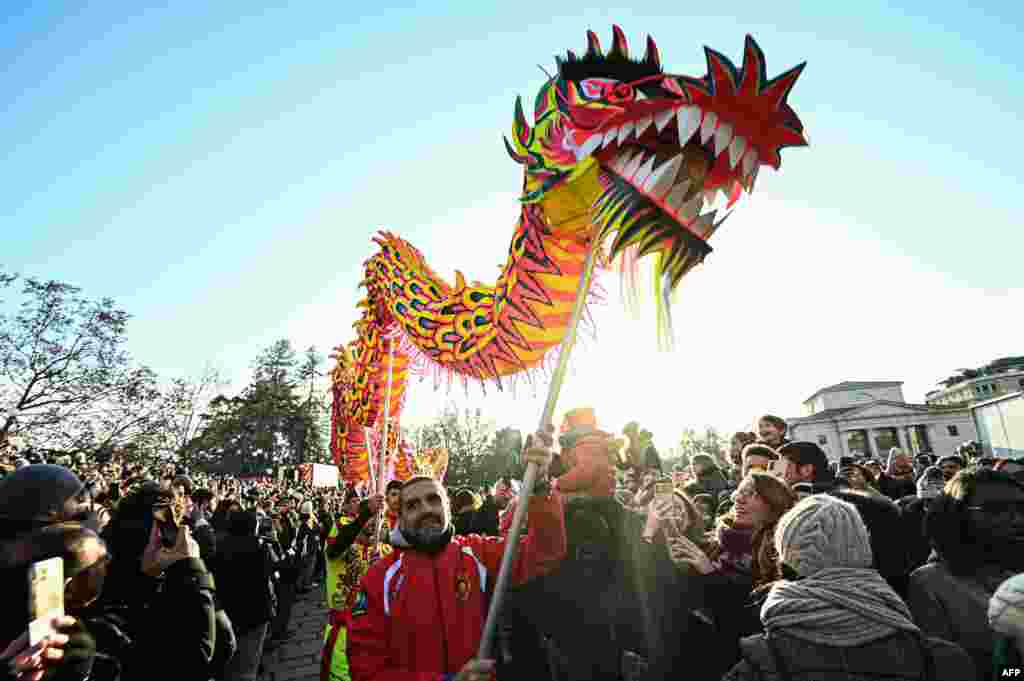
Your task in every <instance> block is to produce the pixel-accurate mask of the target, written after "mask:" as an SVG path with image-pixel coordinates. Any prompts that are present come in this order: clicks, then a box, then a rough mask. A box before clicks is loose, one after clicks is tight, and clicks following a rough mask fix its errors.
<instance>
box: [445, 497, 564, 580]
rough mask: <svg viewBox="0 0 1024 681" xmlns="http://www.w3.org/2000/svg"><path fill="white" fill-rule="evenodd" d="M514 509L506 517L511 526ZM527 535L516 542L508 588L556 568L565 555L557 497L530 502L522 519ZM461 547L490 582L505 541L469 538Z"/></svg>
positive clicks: (538, 498)
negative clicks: (468, 549)
mask: <svg viewBox="0 0 1024 681" xmlns="http://www.w3.org/2000/svg"><path fill="white" fill-rule="evenodd" d="M514 512H515V511H514V509H511V510H509V511H508V513H506V517H507V518H508V522H509V523H510V524H511V522H512V516H513V513H514ZM526 526H527V534H526V536H525V537H522V538H521V539H520V540H519V550H518V551H517V552H516V558H515V562H514V563H513V564H512V575H511V577H512V584H514V585H518V584H522V583H523V582H528V581H530V580H531V579H533V578H534V577H538V576H540V575H545V574H548V573H549V572H551V571H552V570H554V569H555V568H556V567H558V564H559V563H560V562H561V561H562V559H563V558H565V554H566V551H567V547H566V538H565V514H564V513H563V511H562V499H561V497H559V496H558V495H557V494H552V495H550V496H547V497H534V498H532V499H530V508H529V511H528V512H527V517H526ZM463 539H464V542H463V543H464V544H465V545H467V546H471V547H472V548H473V552H474V553H475V554H476V556H477V557H478V558H479V559H480V562H482V563H483V564H484V567H485V568H487V572H488V574H489V575H491V577H492V579H497V576H498V569H499V568H500V567H501V556H502V555H503V554H504V553H505V541H506V537H505V536H502V537H500V538H499V537H482V536H480V535H476V534H474V535H469V536H468V537H464V538H463Z"/></svg>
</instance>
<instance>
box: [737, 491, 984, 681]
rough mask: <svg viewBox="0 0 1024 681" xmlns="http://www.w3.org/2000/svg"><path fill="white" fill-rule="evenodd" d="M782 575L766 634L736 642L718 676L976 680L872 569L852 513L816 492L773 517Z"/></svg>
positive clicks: (860, 524)
mask: <svg viewBox="0 0 1024 681" xmlns="http://www.w3.org/2000/svg"><path fill="white" fill-rule="evenodd" d="M775 547H776V552H777V554H778V560H779V566H780V572H781V573H782V574H783V576H784V578H783V579H781V580H779V581H777V582H775V583H774V584H773V585H772V586H771V587H770V589H769V590H768V595H767V597H766V599H765V601H764V604H763V605H762V606H761V623H762V625H763V626H764V630H765V633H763V634H758V635H756V636H751V637H747V638H745V639H743V640H742V641H741V643H740V650H741V653H742V658H743V659H742V660H740V662H738V663H737V664H736V666H735V667H733V668H732V670H731V671H730V672H729V673H727V674H726V675H725V676H724V677H723V680H722V681H755V680H763V681H797V680H800V681H803V680H810V679H813V680H814V681H848V680H849V679H857V680H858V681H869V680H871V679H878V680H879V681H883V680H884V681H894V680H897V679H901V680H902V679H905V680H907V681H909V680H910V679H914V680H915V681H916V680H918V679H927V680H928V681H978V677H977V675H976V673H975V670H974V667H973V665H972V664H971V660H970V658H969V657H968V656H967V654H966V653H965V652H964V651H963V649H961V648H960V647H959V646H957V645H956V644H953V643H950V642H948V641H943V640H940V639H936V638H926V637H925V635H924V634H922V632H921V630H920V629H919V628H918V626H917V625H916V624H915V623H914V621H913V619H912V618H911V614H910V610H909V608H908V607H907V605H906V604H905V603H904V602H903V600H902V599H901V598H900V597H899V595H898V594H897V593H896V592H895V591H893V590H892V587H890V586H889V585H888V584H887V583H886V581H885V580H884V579H882V577H881V575H879V574H878V572H877V571H876V570H874V569H873V568H872V567H871V565H872V561H873V557H872V554H871V541H870V539H869V537H868V530H867V527H866V526H865V524H864V521H863V520H862V519H861V516H860V513H859V512H858V511H857V509H856V508H855V507H854V506H852V505H851V504H848V503H846V502H843V501H840V500H839V499H836V498H834V497H831V496H829V495H824V494H816V495H813V496H810V497H807V498H806V499H804V500H803V501H801V502H799V503H798V504H797V505H796V506H794V507H793V508H792V509H791V510H790V511H789V512H787V513H786V514H785V515H784V516H782V518H781V519H780V520H779V522H778V525H777V526H776V528H775Z"/></svg>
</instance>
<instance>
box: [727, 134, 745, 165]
mask: <svg viewBox="0 0 1024 681" xmlns="http://www.w3.org/2000/svg"><path fill="white" fill-rule="evenodd" d="M746 150H747V138H746V137H744V136H743V135H736V136H735V137H733V138H732V143H731V144H730V145H729V167H730V168H733V169H734V170H735V168H736V164H737V163H739V162H740V159H741V158H742V157H743V152H745V151H746Z"/></svg>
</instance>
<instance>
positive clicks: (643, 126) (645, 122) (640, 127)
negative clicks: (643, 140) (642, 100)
mask: <svg viewBox="0 0 1024 681" xmlns="http://www.w3.org/2000/svg"><path fill="white" fill-rule="evenodd" d="M653 122H654V116H644V117H643V118H641V119H640V120H638V121H637V122H636V136H637V138H638V139H639V137H640V135H642V134H644V132H645V131H646V130H647V128H649V127H651V123H653Z"/></svg>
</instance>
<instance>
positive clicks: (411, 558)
mask: <svg viewBox="0 0 1024 681" xmlns="http://www.w3.org/2000/svg"><path fill="white" fill-rule="evenodd" d="M538 440H543V442H544V443H545V445H546V446H530V447H528V449H527V451H526V455H525V458H526V460H527V461H528V462H534V463H536V464H538V465H539V466H540V476H539V477H538V487H537V489H535V494H534V497H533V498H532V499H531V501H530V509H529V533H528V534H527V536H526V537H524V538H522V539H521V540H520V544H519V550H518V552H517V553H516V558H515V562H514V563H513V564H512V568H513V569H512V575H511V576H512V582H513V584H522V583H523V582H526V581H528V580H530V579H532V578H534V577H536V576H539V575H543V574H547V573H549V572H550V571H552V570H553V569H554V568H555V567H556V566H557V565H558V563H559V562H560V561H561V560H562V558H564V557H565V552H566V540H565V523H564V519H563V516H562V513H563V512H562V504H561V500H560V499H559V497H558V495H557V494H552V493H551V492H550V486H549V485H548V483H547V467H548V465H549V464H550V462H551V450H550V436H548V435H547V434H544V435H543V436H540V437H539V438H538V437H535V438H534V442H538ZM453 534H454V533H453V528H452V522H451V508H450V504H449V500H448V497H447V495H446V493H445V490H444V487H442V486H441V484H440V483H439V482H437V481H436V480H433V479H431V478H428V477H417V478H413V479H411V480H409V481H408V482H406V483H405V484H404V485H403V487H402V493H401V505H400V510H399V519H398V527H397V528H395V530H393V531H392V535H391V539H392V542H391V543H392V546H393V547H394V548H395V552H394V553H392V554H391V555H389V556H387V557H385V558H383V559H381V560H380V561H378V562H377V563H375V564H374V565H373V566H372V567H371V568H370V570H369V572H368V573H367V574H366V576H365V577H364V578H363V580H362V583H361V584H360V591H359V592H358V594H357V596H356V600H355V603H354V605H353V606H352V610H351V614H350V625H349V639H348V658H349V669H350V671H351V674H352V679H353V681H486V680H487V679H490V678H491V677H492V672H493V668H494V661H493V660H477V659H474V656H475V655H476V651H477V648H478V647H479V644H480V635H481V632H482V630H483V625H484V620H485V618H486V616H487V607H488V601H489V598H488V597H489V593H490V592H489V589H490V588H491V587H492V586H493V584H494V582H495V580H496V579H497V574H498V568H499V566H500V564H501V557H502V554H503V553H504V551H505V541H506V540H505V539H499V538H494V537H482V536H480V535H468V536H453Z"/></svg>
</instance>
